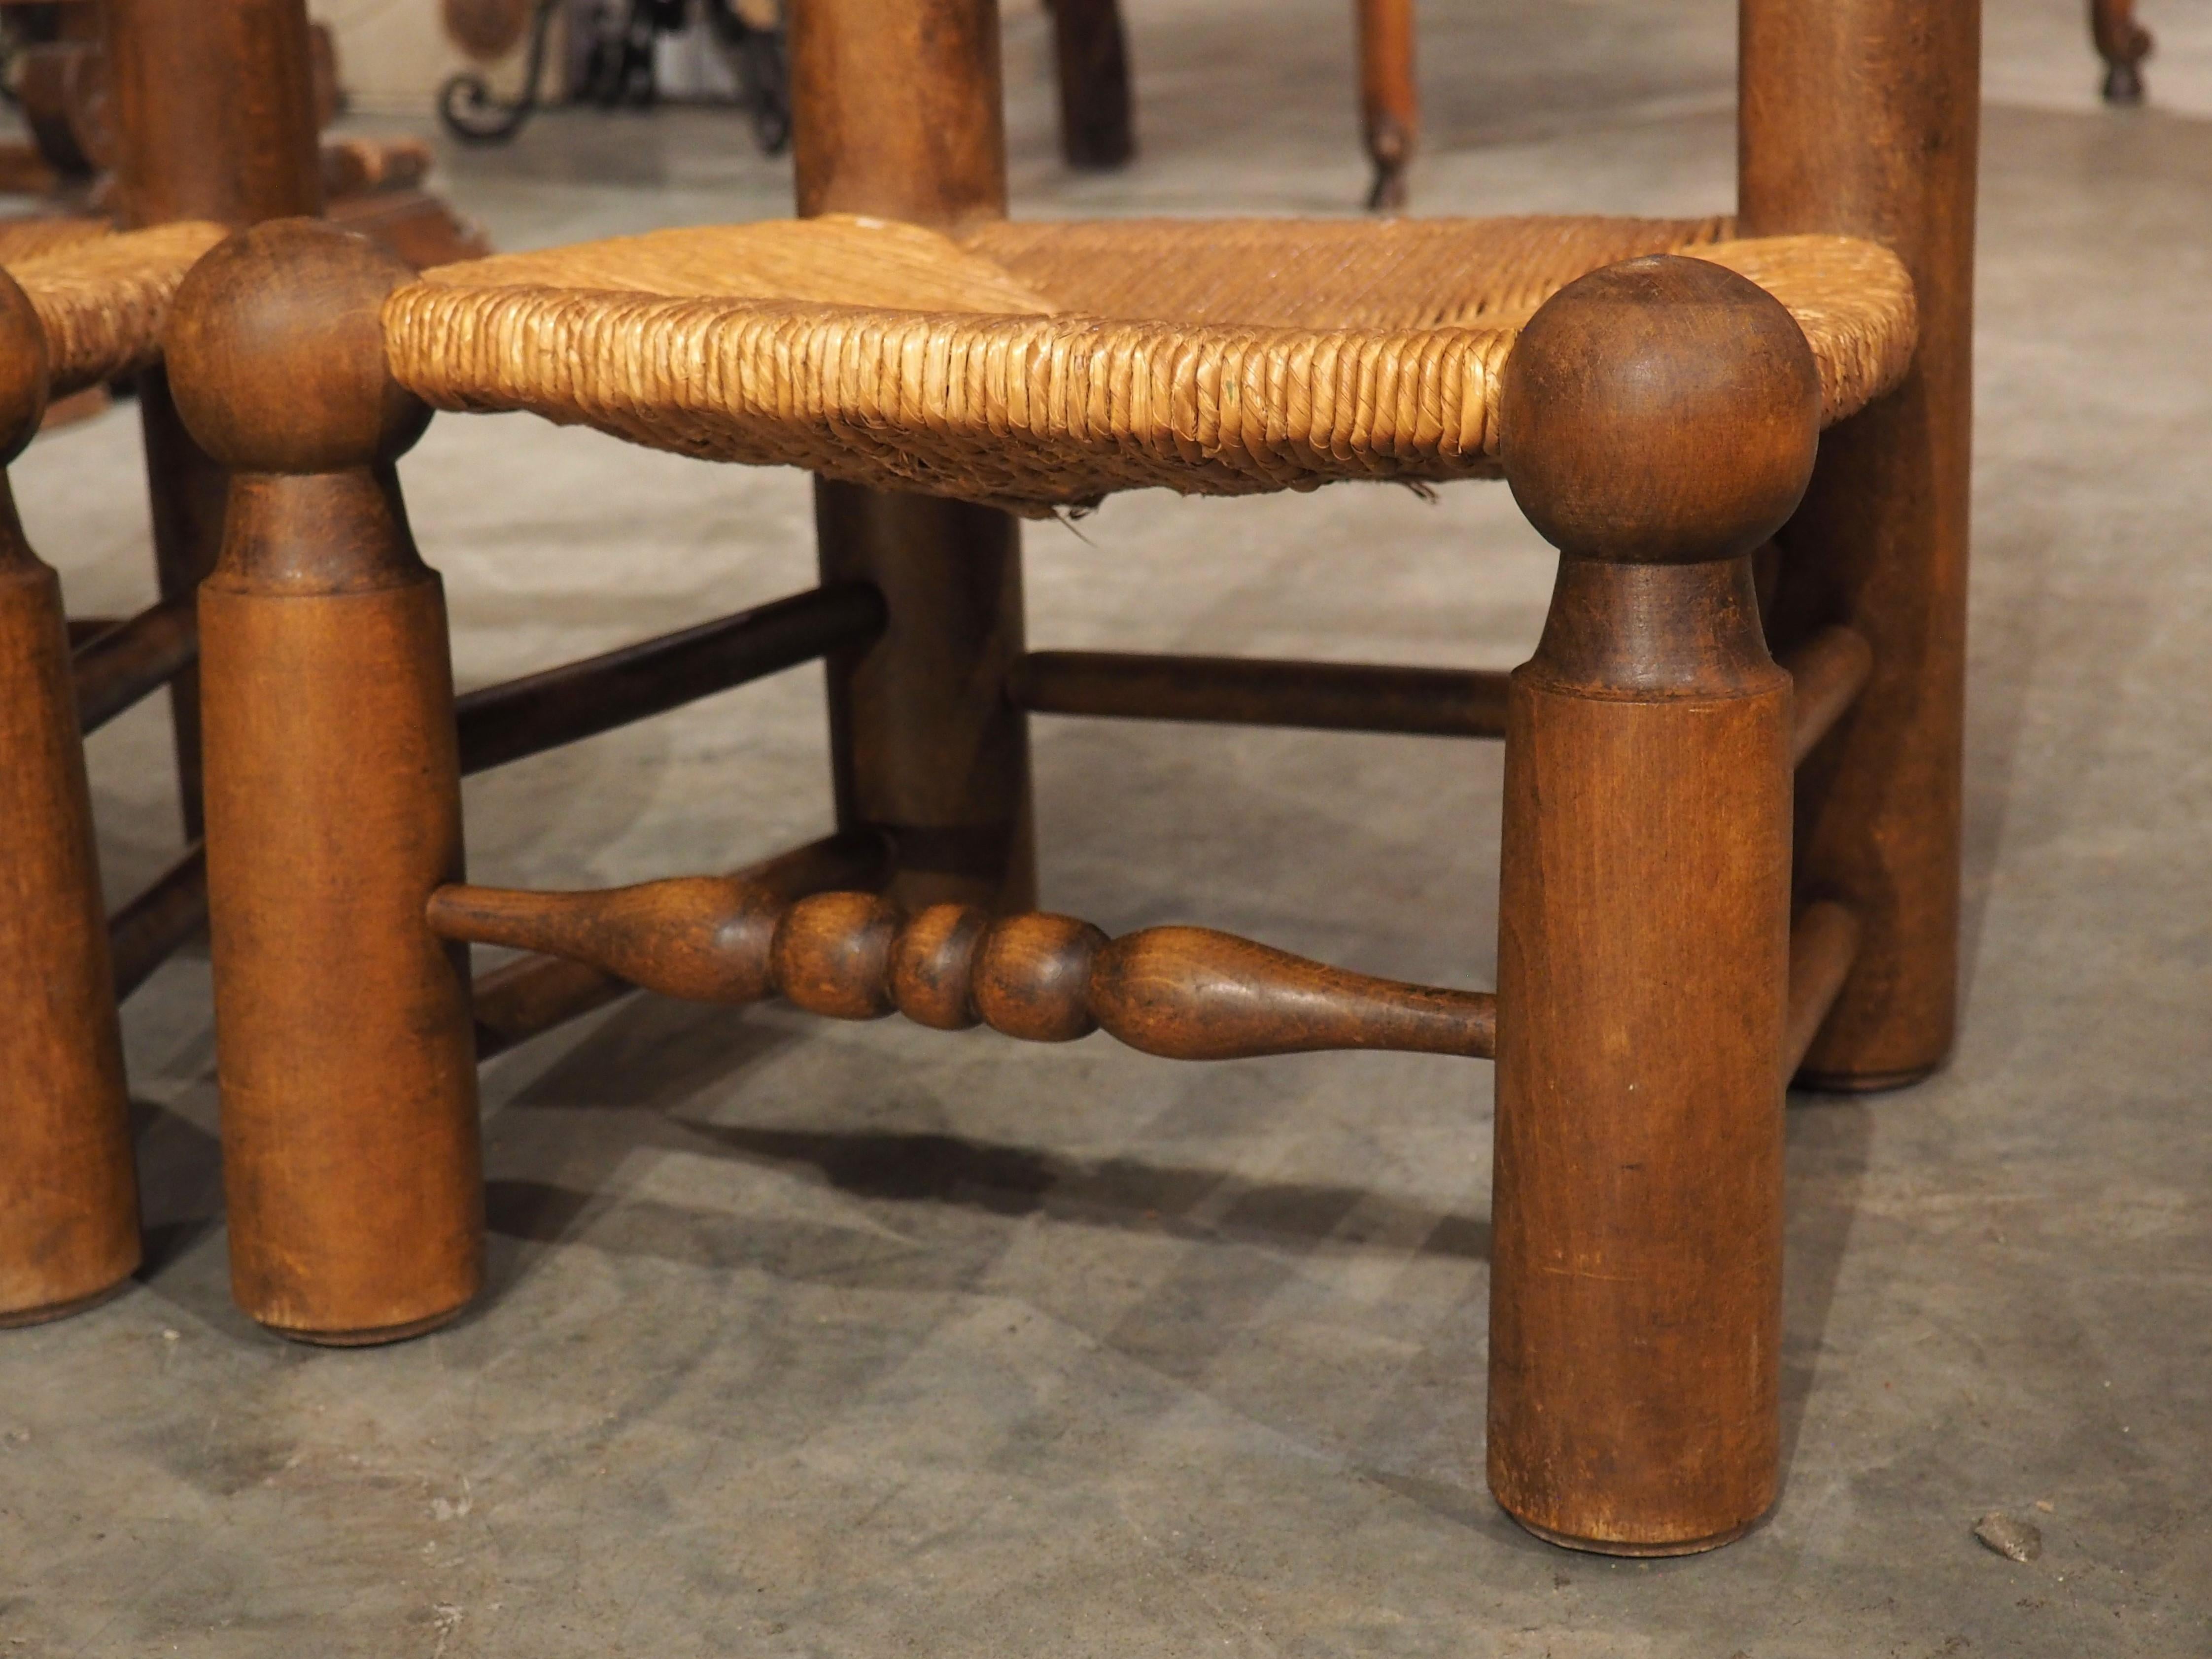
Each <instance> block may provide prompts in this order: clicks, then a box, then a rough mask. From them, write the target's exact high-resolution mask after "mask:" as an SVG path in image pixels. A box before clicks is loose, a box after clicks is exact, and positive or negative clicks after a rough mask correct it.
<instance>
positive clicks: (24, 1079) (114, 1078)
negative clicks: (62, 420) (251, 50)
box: [0, 277, 139, 1326]
mask: <svg viewBox="0 0 2212 1659" xmlns="http://www.w3.org/2000/svg"><path fill="white" fill-rule="evenodd" d="M38 330H39V325H38V320H37V319H36V318H35V317H34V316H33V314H32V312H31V307H30V302H29V301H27V300H26V299H25V298H24V297H23V295H22V291H21V289H18V288H16V287H15V284H14V283H10V282H8V281H7V280H6V279H5V278H4V277H0V353H4V355H5V356H6V357H7V359H8V361H9V362H18V363H20V362H30V363H35V362H39V361H40V336H39V331H38ZM0 396H4V398H5V404H6V406H4V407H0V427H4V428H5V431H4V433H0V438H9V439H13V440H14V441H13V442H12V443H9V444H7V445H6V453H8V454H9V455H12V454H13V453H15V451H16V450H17V449H20V448H21V444H22V443H23V442H24V441H27V440H28V439H29V437H30V435H32V434H33V432H35V431H36V430H37V429H38V423H39V416H40V412H41V410H42V409H43V406H44V404H45V401H46V399H45V388H44V386H43V385H41V384H38V383H36V381H35V380H33V379H32V378H31V377H24V376H19V375H11V376H10V378H9V386H8V387H7V388H6V391H5V392H4V394H0ZM69 660H70V658H69V636H68V629H67V626H66V624H65V623H64V622H63V620H62V599H61V584H60V582H59V581H58V580H57V579H56V577H55V575H54V573H53V572H52V570H51V569H49V568H47V567H46V565H45V564H43V563H41V562H40V561H39V559H38V558H37V557H36V556H34V555H33V553H32V551H31V550H30V548H29V546H28V545H27V544H26V543H25V542H24V539H23V532H22V528H21V525H19V524H18V523H17V521H16V518H15V500H14V497H13V496H12V495H10V493H9V489H8V485H7V480H6V477H5V476H4V474H0V778H4V779H5V785H4V787H0V1073H4V1079H5V1086H4V1090H0V1326H7V1325H27V1324H33V1323H36V1322H39V1321H41V1320H46V1319H53V1318H58V1317H59V1316H62V1315H64V1314H66V1313H70V1312H72V1311H74V1310H76V1309H78V1308H82V1307H83V1306H86V1305H87V1304H89V1303H91V1302H94V1301H96V1300H98V1299H99V1298H100V1297H103V1296H105V1295H106V1294H107V1293H108V1292H109V1291H112V1290H113V1289H115V1288H116V1287H117V1286H118V1285H120V1284H121V1283H122V1282H123V1280H124V1279H126V1278H128V1277H129V1275H130V1273H131V1271H132V1269H134V1268H135V1267H137V1265H138V1260H139V1247H138V1191H137V1175H136V1172H135V1170H134V1169H133V1167H132V1163H131V1126H130V1119H129V1114H128V1111H127V1109H126V1104H125V1091H124V1082H123V1044H122V1036H121V1033H120V1030H119V1029H118V1024H117V1021H116V1012H115V984H114V978H113V975H112V972H111V970H110V969H109V966H108V957H107V917H106V912H105V909H104V908H103V906H102V905H101V902H100V865H99V860H98V859H97V857H96V855H95V853H94V847H93V838H92V810H91V803H90V799H89V798H88V792H87V789H86V787H85V775H84V747H83V744H82V739H81V738H80V737H79V735H78V732H77V721H76V703H75V701H74V692H73V690H72V688H71V684H70V666H69Z"/></svg>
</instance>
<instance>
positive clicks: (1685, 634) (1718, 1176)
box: [1489, 258, 1820, 1555]
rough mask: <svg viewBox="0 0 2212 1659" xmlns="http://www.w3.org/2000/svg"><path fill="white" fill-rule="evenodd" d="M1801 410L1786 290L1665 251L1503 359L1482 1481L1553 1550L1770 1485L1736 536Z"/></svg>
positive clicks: (1759, 656) (1754, 694)
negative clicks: (1513, 511)
mask: <svg viewBox="0 0 2212 1659" xmlns="http://www.w3.org/2000/svg"><path fill="white" fill-rule="evenodd" d="M1819 409H1820V392H1819V380H1818V377H1817V375H1816V374H1815V372H1814V366H1813V362H1812V357H1811V354H1810V352H1809V350H1808V349H1807V347H1806V344H1805V341H1804V337H1803V336H1802V334H1801V333H1800V332H1799V331H1798V329H1797V326H1796V323H1794V322H1793V321H1792V320H1791V319H1790V315H1789V313H1787V312H1785V311H1784V310H1783V308H1782V307H1780V306H1779V305H1778V304H1777V303H1776V302H1775V301H1773V300H1772V299H1771V298H1770V297H1769V296H1768V295H1765V294H1764V293H1763V292H1761V291H1760V290H1759V289H1757V288H1754V287H1753V286H1752V285H1751V284H1750V283H1746V282H1743V281H1742V280H1741V278H1738V277H1736V276H1734V275H1733V274H1731V273H1726V272H1722V271H1720V270H1718V268H1717V267H1716V266H1712V265H1705V264H1699V263H1697V262H1695V261H1692V260H1682V259H1668V258H1660V259H1639V260H1635V261H1632V262H1630V263H1628V264H1622V265H1617V266H1614V267H1612V268H1611V269H1609V270H1604V271H1601V272H1599V273H1597V274H1596V275H1595V276H1589V277H1586V278H1584V279H1583V281H1581V282H1579V283H1574V284H1572V285H1571V286H1570V287H1568V288H1567V289H1565V290H1563V291H1562V292H1561V293H1560V294H1559V295H1557V296H1556V297H1555V298H1554V299H1553V301H1551V302H1550V303H1549V304H1547V306H1546V307H1544V309H1543V310H1541V311H1540V312H1539V313H1537V315H1536V317H1535V318H1534V319H1533V320H1532V321H1531V323H1530V324H1529V325H1528V329H1527V330H1526V331H1524V333H1523V334H1522V337H1521V340H1520V342H1519V343H1518V345H1517V347H1516V351H1515V355H1514V356H1513V358H1512V359H1511V360H1510V363H1509V365H1508V368H1507V384H1506V390H1505V406H1504V419H1503V427H1504V433H1505V437H1506V447H1505V454H1504V460H1505V465H1506V471H1507V476H1508V477H1509V478H1510V480H1511V482H1512V484H1513V489H1514V494H1515V496H1516V499H1518V500H1519V501H1520V502H1521V504H1522V507H1523V509H1524V510H1525V511H1527V513H1528V516H1529V518H1530V520H1531V521H1532V522H1533V523H1534V525H1535V526H1536V527H1537V528H1538V529H1539V530H1540V531H1541V532H1543V533H1544V535H1545V536H1546V538H1547V539H1549V540H1551V541H1552V542H1553V544H1555V545H1557V546H1558V547H1559V549H1560V550H1561V552H1562V555H1563V556H1562V557H1561V560H1560V563H1559V584H1558V586H1557V588H1556V590H1555V591H1554V592H1553V599H1552V607H1551V611H1550V615H1549V618H1548V620H1547V623H1546V626H1545V631H1544V637H1543V641H1542V642H1541V645H1540V646H1539V647H1538V648H1537V651H1536V654H1535V656H1534V658H1533V659H1531V660H1530V661H1529V662H1528V664H1526V665H1524V666H1522V668H1521V669H1520V670H1518V671H1516V673H1515V675H1514V677H1513V683H1512V690H1511V693H1510V701H1509V705H1508V712H1507V730H1506V740H1505V741H1506V750H1505V756H1506V759H1505V766H1506V774H1505V818H1504V843H1503V849H1502V850H1503V860H1504V861H1503V874H1502V889H1501V892H1500V895H1499V900H1498V917H1499V931H1498V1114H1497V1127H1496V1166H1495V1177H1494V1178H1495V1187H1494V1192H1493V1197H1492V1261H1491V1326H1490V1402H1489V1473H1490V1484H1491V1489H1492V1492H1495V1493H1496V1495H1497V1497H1498V1501H1499V1503H1501V1504H1503V1505H1504V1507H1505V1509H1506V1510H1508V1511H1509V1512H1510V1514H1511V1515H1512V1516H1514V1517H1515V1519H1516V1520H1518V1521H1519V1522H1521V1523H1522V1525H1524V1526H1526V1527H1527V1528H1528V1529H1529V1530H1530V1531H1532V1532H1534V1533H1536V1534H1539V1535H1540V1536H1541V1537H1544V1538H1547V1539H1549V1540H1551V1541H1553V1542H1556V1543H1561V1544H1566V1545H1570V1546H1572V1547H1576V1548H1580V1549H1590V1550H1598V1551H1602V1552H1606V1553H1614V1554H1624V1555H1669V1554H1680V1553H1688V1552H1691V1551H1694V1550H1700V1549H1708V1548H1711V1547H1714V1546H1716V1545H1718V1544H1722V1543H1725V1542H1726V1541H1729V1539H1731V1538H1733V1537H1735V1536H1736V1535H1738V1534H1741V1532H1742V1531H1743V1530H1744V1529H1745V1528H1747V1527H1749V1526H1750V1525H1751V1524H1752V1523H1753V1522H1754V1521H1756V1520H1757V1519H1758V1518H1759V1516H1761V1515H1762V1514H1764V1513H1765V1510H1766V1509H1767V1508H1768V1506H1769V1505H1770V1504H1771V1503H1772V1501H1773V1498H1774V1493H1775V1491H1776V1487H1777V1482H1778V1474H1779V1465H1778V1460H1779V1447H1780V1419H1779V1403H1778V1402H1779V1391H1778V1383H1779V1368H1778V1352H1779V1343H1780V1334H1781V1314H1782V1150H1783V1149H1782V1085H1783V1079H1782V1043H1783V1030H1784V1011H1785V1007H1786V1004H1787V995H1788V975H1789V951H1790V746H1789V745H1790V680H1789V677H1788V676H1787V675H1786V674H1784V672H1783V671H1781V670H1780V669H1779V668H1778V667H1777V666H1776V665H1775V664H1774V662H1773V659H1771V657H1770V656H1769V655H1768V654H1767V650H1766V646H1765V639H1764V637H1763V636H1762V635H1761V632H1760V628H1759V609H1758V599H1757V595H1756V593H1755V592H1754V591H1753V582H1752V572H1751V560H1750V558H1749V556H1748V555H1749V553H1750V551H1751V550H1752V549H1753V547H1754V546H1756V545H1757V544H1758V543H1759V541H1760V540H1762V539H1763V538H1765V536H1766V535H1767V534H1769V533H1771V531H1772V530H1773V528H1774V526H1776V525H1778V524H1779V523H1780V522H1781V521H1782V520H1783V518H1784V516H1785V515H1786V514H1787V513H1789V511H1790V508H1791V507H1794V506H1795V504H1796V500H1797V497H1798V496H1799V495H1800V494H1802V491H1803V489H1804V486H1805V481H1806V478H1807V477H1808V474H1809V472H1810V470H1811V465H1812V459H1813V453H1814V444H1815V442H1816V435H1817V431H1818V422H1819Z"/></svg>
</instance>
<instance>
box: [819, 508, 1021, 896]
mask: <svg viewBox="0 0 2212 1659" xmlns="http://www.w3.org/2000/svg"><path fill="white" fill-rule="evenodd" d="M815 492H816V493H815V516H816V522H817V525H818V526H819V529H820V533H821V548H822V580H823V582H824V583H825V584H828V583H830V582H847V581H866V582H872V583H873V584H874V585H875V586H876V587H877V588H878V590H879V591H880V592H882V594H883V596H884V608H885V610H886V611H887V612H888V613H889V620H888V621H887V622H886V623H885V625H884V631H883V632H882V633H881V634H880V635H877V636H876V638H875V639H873V640H872V641H869V642H868V643H866V644H865V645H861V646H855V647H848V648H847V649H845V650H843V651H840V652H838V653H836V654H835V655H833V656H831V657H830V659H829V665H828V666H829V732H830V752H831V763H832V769H833V776H834V781H835V784H836V797H837V821H838V824H839V827H841V828H843V829H860V828H872V829H885V830H888V831H890V834H891V836H892V837H893V839H894V841H895V842H896V848H897V855H898V874H897V876H896V878H894V879H893V881H892V884H891V886H890V889H889V892H890V896H891V897H892V898H893V899H894V900H895V901H896V902H899V903H901V904H903V905H905V906H908V908H919V907H921V906H923V905H927V904H937V903H948V902H950V903H964V904H980V905H981V906H983V907H984V908H986V909H992V910H1026V909H1030V908H1032V907H1033V906H1034V905H1035V904H1036V854H1035V852H1034V848H1033V843H1034V840H1035V836H1034V833H1033V830H1032V828H1031V823H1030V770H1029V724H1028V719H1029V717H1028V716H1027V715H1026V714H1024V713H1023V712H1022V711H1021V710H1020V709H1019V708H1016V707H1015V706H1014V703H1013V701H1012V698H1011V697H1009V696H1007V694H1006V681H1007V677H1008V676H1009V675H1010V674H1012V671H1013V669H1014V666H1015V665H1016V664H1017V663H1018V662H1019V661H1020V660H1021V657H1022V573H1021V539H1020V536H1021V532H1020V530H1019V528H1018V526H1017V525H1016V524H1015V522H1014V520H1012V518H1011V517H1010V516H1008V515H1007V514H1006V513H1000V512H998V511H996V510H994V508H991V507H975V506H970V505H969V504H968V503H966V502H963V501H940V500H937V499H933V498H931V497H927V496H919V495H884V494H883V493H881V492H880V491H877V490H872V489H860V488H859V487H858V486H856V485H853V484H842V483H829V482H828V481H827V480H822V481H817V483H816V485H815Z"/></svg>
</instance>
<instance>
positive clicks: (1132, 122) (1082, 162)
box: [1046, 0, 1421, 210]
mask: <svg viewBox="0 0 2212 1659" xmlns="http://www.w3.org/2000/svg"><path fill="white" fill-rule="evenodd" d="M1046 5H1047V9H1048V10H1049V11H1050V12H1051V13H1052V26H1053V44H1054V59H1055V64H1056V66H1057V70H1058V74H1059V82H1060V152H1061V154H1062V155H1065V156H1066V159H1067V164H1068V165H1069V166H1070V167H1085V168H1111V167H1122V166H1125V165H1127V162H1128V161H1129V159H1130V158H1131V157H1132V156H1133V155H1135V154H1136V148H1137V143H1136V118H1135V115H1134V112H1133V91H1132V88H1131V76H1130V72H1129V52H1128V42H1127V31H1126V30H1125V29H1124V27H1122V21H1121V0H1046ZM1352 11H1353V18H1354V23H1355V30H1356V51H1357V53H1358V60H1359V105H1360V131H1361V134H1362V137H1363V138H1364V142H1365V143H1366V146H1367V157H1368V161H1369V162H1370V164H1371V165H1372V167H1373V168H1374V179H1373V183H1372V184H1371V185H1370V187H1369V190H1368V195H1367V205H1368V206H1369V207H1370V209H1382V210H1393V209H1396V208H1401V207H1403V206H1404V205H1405V202H1406V168H1407V165H1408V164H1409V163H1410V162H1411V161H1412V160H1413V150H1414V148H1415V145H1416V143H1418V141H1419V137H1420V125H1421V123H1420V96H1419V88H1418V86H1417V84H1416V82H1415V78H1414V68H1413V0H1352Z"/></svg>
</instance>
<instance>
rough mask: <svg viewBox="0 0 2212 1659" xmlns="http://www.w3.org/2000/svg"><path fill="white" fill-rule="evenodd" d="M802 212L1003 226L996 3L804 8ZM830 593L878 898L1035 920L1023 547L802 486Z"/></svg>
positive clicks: (836, 674) (850, 2) (794, 48)
mask: <svg viewBox="0 0 2212 1659" xmlns="http://www.w3.org/2000/svg"><path fill="white" fill-rule="evenodd" d="M791 21H792V34H791V58H792V122H793V125H792V153H793V172H794V174H795V177H796V180H797V191H798V200H799V212H800V213H801V214H802V215H812V214H817V213H863V214H874V215H878V216H883V217H886V218H892V219H903V220H907V221H909V222H914V223H916V224H926V225H932V226H935V227H938V228H945V229H957V228H959V227H961V226H963V225H965V224H969V223H972V222H974V221H975V220H977V219H982V218H995V217H999V216H1003V215H1004V214H1005V212H1006V135H1005V131H1004V115H1003V112H1002V100H1001V96H1000V76H999V20H998V8H997V6H996V5H995V4H994V3H993V0H811V3H809V4H807V5H805V6H801V7H799V8H798V9H796V10H795V11H794V12H793V14H792V20H791ZM814 499H815V520H816V523H817V526H818V527H819V529H820V532H821V547H822V574H823V580H824V581H825V582H840V581H866V582H872V583H873V584H874V585H875V586H877V587H878V589H879V590H881V592H882V593H883V596H884V605H885V609H886V611H888V613H889V617H888V621H887V623H886V624H885V626H884V631H883V633H882V634H881V635H878V637H877V638H876V639H875V640H874V641H872V642H870V643H869V644H867V645H866V646H865V647H860V648H857V649H853V650H848V651H845V652H841V653H837V654H836V655H833V656H832V657H831V658H830V659H829V730H830V739H831V748H832V751H833V753H832V760H833V768H834V776H835V782H836V795H837V812H838V821H839V823H840V825H841V826H842V827H844V828H847V829H861V828H876V829H884V830H888V831H890V832H891V834H892V835H893V836H894V837H895V839H896V850H897V858H898V866H899V873H898V875H897V876H896V878H895V879H894V880H893V882H892V884H891V886H890V889H889V893H890V897H891V898H892V899H893V900H894V901H895V902H897V903H899V904H902V905H903V906H906V907H908V908H920V907H921V906H923V905H927V904H933V903H937V902H958V903H968V904H979V905H981V906H983V907H984V908H988V909H996V910H1024V909H1027V908H1030V905H1031V904H1032V903H1034V902H1035V886H1036V878H1035V875H1034V869H1035V860H1034V857H1033V855H1032V853H1031V850H1030V842H1031V829H1030V769H1029V729H1028V724H1027V717H1026V716H1025V715H1024V714H1022V712H1021V711H1020V710H1019V709H1018V708H1016V707H1015V706H1014V703H1013V701H1012V698H1011V697H1010V696H1008V694H1007V679H1008V677H1009V676H1010V675H1011V673H1012V671H1013V668H1014V666H1015V665H1016V664H1017V663H1018V661H1019V660H1020V658H1021V654H1022V586H1021V544H1020V536H1019V530H1018V526H1016V524H1015V523H1014V521H1013V520H1012V518H1010V517H1008V516H1007V515H1006V513H1000V512H996V511H994V510H993V509H991V508H988V507H975V506H970V505H969V504H967V503H964V502H960V501H943V500H939V499H936V498H932V497H922V496H910V495H885V494H882V493H880V492H878V491H873V490H867V489H858V488H856V487H854V486H852V485H848V484H840V483H819V484H817V486H816V494H815V498H814Z"/></svg>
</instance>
